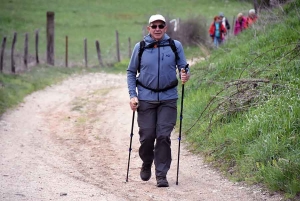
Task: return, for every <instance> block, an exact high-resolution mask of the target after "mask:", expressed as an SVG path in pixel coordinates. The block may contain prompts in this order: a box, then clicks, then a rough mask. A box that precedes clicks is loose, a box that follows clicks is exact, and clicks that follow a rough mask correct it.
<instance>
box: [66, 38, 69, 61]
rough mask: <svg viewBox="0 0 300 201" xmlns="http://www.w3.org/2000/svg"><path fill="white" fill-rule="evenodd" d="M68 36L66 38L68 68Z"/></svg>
mask: <svg viewBox="0 0 300 201" xmlns="http://www.w3.org/2000/svg"><path fill="white" fill-rule="evenodd" d="M68 46H69V43H68V36H66V67H68Z"/></svg>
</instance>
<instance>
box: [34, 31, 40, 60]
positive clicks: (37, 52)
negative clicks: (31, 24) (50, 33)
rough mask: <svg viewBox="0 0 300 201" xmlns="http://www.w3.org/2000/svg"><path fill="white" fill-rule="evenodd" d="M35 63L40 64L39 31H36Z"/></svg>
mask: <svg viewBox="0 0 300 201" xmlns="http://www.w3.org/2000/svg"><path fill="white" fill-rule="evenodd" d="M35 61H36V63H37V64H39V63H40V61H39V30H36V31H35Z"/></svg>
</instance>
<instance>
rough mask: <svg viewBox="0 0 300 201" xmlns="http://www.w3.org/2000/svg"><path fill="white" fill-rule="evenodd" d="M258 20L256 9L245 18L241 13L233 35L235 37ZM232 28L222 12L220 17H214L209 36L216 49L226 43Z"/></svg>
mask: <svg viewBox="0 0 300 201" xmlns="http://www.w3.org/2000/svg"><path fill="white" fill-rule="evenodd" d="M256 20H257V15H256V12H255V10H254V9H250V10H249V12H248V16H244V15H243V13H239V14H238V15H237V18H236V20H235V23H234V32H233V34H234V35H235V36H236V35H238V34H239V33H240V32H242V31H243V30H245V29H247V28H248V27H250V26H251V25H252V24H253V23H255V22H256ZM230 28H231V27H230V24H229V22H228V20H227V18H226V17H225V16H224V13H222V12H221V13H220V14H219V15H217V16H215V17H214V21H213V22H212V23H211V25H210V27H209V35H210V37H211V39H212V42H213V43H214V46H215V47H216V48H217V47H219V45H220V44H222V43H223V42H224V41H225V39H226V36H227V35H228V31H229V30H230Z"/></svg>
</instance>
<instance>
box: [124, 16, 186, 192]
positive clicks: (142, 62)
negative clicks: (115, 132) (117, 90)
mask: <svg viewBox="0 0 300 201" xmlns="http://www.w3.org/2000/svg"><path fill="white" fill-rule="evenodd" d="M147 30H148V32H149V33H148V35H146V36H145V37H144V40H143V41H142V42H139V43H137V44H136V45H135V47H134V49H133V53H132V56H131V59H130V62H129V65H128V69H127V84H128V90H129V95H130V107H131V109H132V110H133V111H137V113H138V118H137V122H138V126H139V136H140V148H139V155H140V158H141V160H142V162H143V163H142V168H141V172H140V177H141V179H142V180H143V181H148V180H149V179H150V178H151V175H152V173H151V167H152V163H153V162H154V165H155V176H156V181H157V187H168V186H169V183H168V180H167V177H166V176H167V173H168V171H169V169H170V165H171V160H172V158H171V140H170V136H171V132H172V130H173V129H174V126H175V124H176V119H177V99H178V93H177V84H178V79H177V71H176V70H178V72H179V76H180V78H181V81H182V82H183V83H185V82H186V81H188V79H189V69H188V68H187V69H185V67H186V66H187V62H186V58H185V55H184V51H183V47H182V45H181V43H180V42H179V41H177V40H172V39H170V37H169V36H168V35H167V34H166V31H167V25H166V20H165V18H164V17H163V16H162V15H160V14H156V15H152V16H151V17H150V19H149V24H148V26H147Z"/></svg>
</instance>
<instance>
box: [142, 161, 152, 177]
mask: <svg viewBox="0 0 300 201" xmlns="http://www.w3.org/2000/svg"><path fill="white" fill-rule="evenodd" d="M151 166H152V164H150V165H145V164H144V163H143V165H142V168H141V172H140V176H141V179H142V180H143V181H148V180H149V179H150V178H151Z"/></svg>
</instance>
